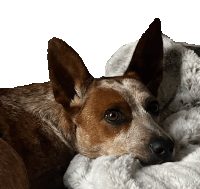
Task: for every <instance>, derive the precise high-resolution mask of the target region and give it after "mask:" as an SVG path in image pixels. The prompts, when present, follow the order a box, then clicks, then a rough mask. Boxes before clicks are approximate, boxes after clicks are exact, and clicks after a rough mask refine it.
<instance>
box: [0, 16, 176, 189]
mask: <svg viewBox="0 0 200 189" xmlns="http://www.w3.org/2000/svg"><path fill="white" fill-rule="evenodd" d="M161 35H162V32H161V24H160V20H159V19H155V20H154V22H153V23H152V24H151V25H150V27H149V29H148V30H147V31H146V32H145V33H144V34H143V35H142V37H141V39H140V40H139V43H138V45H137V47H136V50H135V52H134V55H133V57H132V60H131V62H130V65H129V67H128V69H127V70H126V72H125V74H124V75H123V76H119V77H111V78H106V77H102V78H99V79H95V78H93V77H92V75H90V73H89V72H88V70H87V68H86V67H85V65H84V63H83V61H82V59H81V58H80V57H79V55H78V54H77V53H76V52H75V51H74V50H73V49H72V48H71V47H70V46H69V45H67V44H66V43H65V42H64V41H62V40H60V39H58V38H53V39H51V40H50V41H49V44H48V64H49V74H50V82H47V83H43V84H32V85H29V86H24V87H17V88H13V89H0V137H1V140H0V148H1V149H3V151H1V154H0V167H1V177H2V174H4V173H6V172H9V174H8V176H6V177H2V178H3V179H2V178H1V179H0V186H1V188H2V189H3V188H6V189H8V188H13V187H12V186H13V185H11V184H10V186H9V181H8V182H7V185H6V184H5V183H6V179H8V180H9V177H10V178H15V180H13V182H16V187H14V188H20V186H17V182H18V183H21V188H28V184H27V182H26V176H27V175H26V170H27V173H28V178H29V183H30V188H31V189H55V188H64V185H63V175H64V173H65V171H66V169H67V167H68V165H69V163H70V160H72V158H73V157H74V156H75V154H76V153H81V154H82V155H85V156H87V157H89V158H97V157H99V156H102V155H118V156H122V155H124V154H130V153H131V154H133V155H134V156H136V157H137V158H138V159H139V160H140V161H141V163H142V164H143V165H150V164H160V163H163V162H166V161H170V160H171V159H172V158H173V155H174V143H173V142H172V140H171V139H170V138H169V136H168V135H167V134H166V133H165V132H164V131H163V130H162V128H161V127H160V126H159V125H158V121H159V104H158V101H157V100H156V96H157V91H158V87H159V85H160V83H161V81H162V76H163V72H162V60H163V43H162V36H161ZM2 139H3V140H2ZM4 151H5V152H4ZM10 153H12V154H13V156H14V157H13V161H12V160H10V162H11V163H8V164H6V161H7V160H9V159H12V158H11V155H10ZM20 157H21V158H20ZM22 160H23V161H22ZM5 164H6V165H5ZM13 164H15V169H14V168H13ZM24 165H25V167H26V169H25V167H24ZM17 167H18V168H17Z"/></svg>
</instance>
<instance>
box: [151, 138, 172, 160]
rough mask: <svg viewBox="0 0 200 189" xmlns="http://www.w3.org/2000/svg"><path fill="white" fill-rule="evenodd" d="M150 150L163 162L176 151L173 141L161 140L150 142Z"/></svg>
mask: <svg viewBox="0 0 200 189" xmlns="http://www.w3.org/2000/svg"><path fill="white" fill-rule="evenodd" d="M149 148H150V150H151V151H152V153H153V154H155V155H156V156H157V157H158V158H161V159H163V160H166V159H168V158H169V157H170V156H171V155H172V153H173V150H174V143H173V142H172V140H171V139H169V138H167V139H165V138H159V139H155V140H153V141H151V142H150V144H149Z"/></svg>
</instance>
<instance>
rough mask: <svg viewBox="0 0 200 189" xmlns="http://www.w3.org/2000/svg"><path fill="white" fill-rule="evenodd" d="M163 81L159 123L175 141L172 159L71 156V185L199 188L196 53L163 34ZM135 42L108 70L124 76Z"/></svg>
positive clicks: (199, 63) (67, 179) (81, 188)
mask: <svg viewBox="0 0 200 189" xmlns="http://www.w3.org/2000/svg"><path fill="white" fill-rule="evenodd" d="M163 42H164V64H163V66H164V80H163V82H162V84H161V87H160V89H159V100H160V102H161V104H162V107H165V105H166V104H167V102H169V101H170V100H172V102H171V103H170V104H169V106H168V107H167V108H166V109H165V110H164V113H165V116H167V118H166V120H165V121H164V123H163V127H164V129H165V130H166V132H167V133H169V134H170V136H171V137H172V138H173V139H174V140H175V142H176V156H175V160H174V161H175V162H168V163H164V164H161V165H152V166H147V167H142V166H141V164H140V162H139V161H138V160H137V159H135V158H134V157H133V156H131V155H125V156H122V157H117V156H102V157H99V158H97V159H89V158H87V157H84V156H82V155H80V154H78V155H77V156H75V158H74V159H73V160H72V161H71V164H70V166H69V168H68V170H67V172H66V173H65V176H64V183H65V185H66V186H67V187H68V188H69V189H70V188H74V189H105V188H109V189H143V188H144V189H147V188H151V189H152V188H157V189H167V188H170V189H171V188H178V189H198V188H200V107H199V103H200V100H199V99H200V58H199V57H198V56H197V55H196V54H195V53H194V52H193V51H192V50H189V49H187V48H185V47H184V46H182V45H181V44H178V43H175V42H173V41H172V40H170V39H169V38H167V37H166V36H163ZM136 44H137V42H135V43H131V44H128V45H125V46H123V47H121V48H120V49H119V50H118V51H117V52H116V53H115V54H114V55H113V56H112V58H111V59H110V60H109V61H108V63H107V66H106V75H107V76H108V75H109V76H114V75H122V74H123V72H124V71H125V69H126V67H127V66H128V63H129V61H130V58H131V56H132V53H133V51H134V48H135V45H136Z"/></svg>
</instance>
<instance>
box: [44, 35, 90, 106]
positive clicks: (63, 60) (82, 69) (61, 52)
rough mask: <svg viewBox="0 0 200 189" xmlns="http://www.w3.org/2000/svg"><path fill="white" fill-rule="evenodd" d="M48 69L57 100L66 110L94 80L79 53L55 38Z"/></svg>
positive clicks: (50, 46)
mask: <svg viewBox="0 0 200 189" xmlns="http://www.w3.org/2000/svg"><path fill="white" fill-rule="evenodd" d="M48 67H49V76H50V80H51V83H52V86H53V93H54V97H55V100H56V101H57V102H58V103H60V104H62V106H63V107H64V108H66V109H67V108H69V107H70V102H71V100H72V99H74V96H75V95H77V93H78V94H80V93H81V90H82V89H83V87H85V84H86V83H88V81H91V80H92V79H93V77H92V75H90V73H89V72H88V70H87V68H86V66H85V65H84V63H83V61H82V59H81V58H80V56H79V55H78V53H76V51H74V49H73V48H72V47H70V46H69V45H68V44H67V43H65V42H64V41H63V40H61V39H58V38H55V37H54V38H52V39H51V40H49V43H48Z"/></svg>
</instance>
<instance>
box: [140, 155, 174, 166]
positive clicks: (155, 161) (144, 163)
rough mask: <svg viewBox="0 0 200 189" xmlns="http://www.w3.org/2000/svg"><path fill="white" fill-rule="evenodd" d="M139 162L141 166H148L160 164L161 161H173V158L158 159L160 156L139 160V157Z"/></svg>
mask: <svg viewBox="0 0 200 189" xmlns="http://www.w3.org/2000/svg"><path fill="white" fill-rule="evenodd" d="M139 161H140V163H141V165H142V166H144V167H145V166H150V165H160V164H163V163H166V162H172V161H173V158H172V157H170V158H168V159H166V160H164V159H160V158H152V159H150V160H141V159H139Z"/></svg>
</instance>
